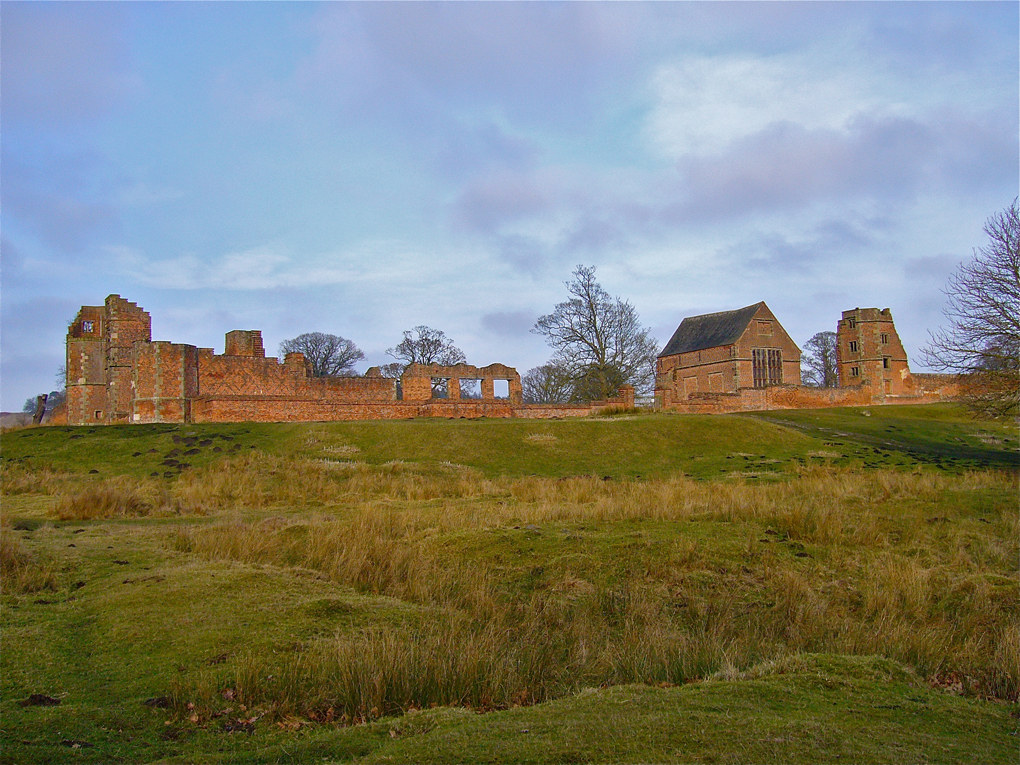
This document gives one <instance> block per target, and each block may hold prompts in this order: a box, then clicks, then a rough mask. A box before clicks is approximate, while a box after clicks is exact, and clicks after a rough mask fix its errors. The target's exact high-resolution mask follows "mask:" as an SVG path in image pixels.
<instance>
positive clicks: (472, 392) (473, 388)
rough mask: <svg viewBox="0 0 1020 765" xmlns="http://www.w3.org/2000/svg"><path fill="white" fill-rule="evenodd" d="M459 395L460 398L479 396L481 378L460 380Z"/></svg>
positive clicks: (480, 395) (480, 393) (480, 394)
mask: <svg viewBox="0 0 1020 765" xmlns="http://www.w3.org/2000/svg"><path fill="white" fill-rule="evenodd" d="M460 397H461V398H481V397H482V381H481V380H464V379H462V380H461V381H460Z"/></svg>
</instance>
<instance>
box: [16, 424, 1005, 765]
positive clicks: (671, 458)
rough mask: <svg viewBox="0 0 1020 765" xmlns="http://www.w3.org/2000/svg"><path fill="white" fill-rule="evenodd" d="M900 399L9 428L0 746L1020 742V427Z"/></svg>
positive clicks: (465, 751) (710, 753) (499, 751)
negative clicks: (105, 512)
mask: <svg viewBox="0 0 1020 765" xmlns="http://www.w3.org/2000/svg"><path fill="white" fill-rule="evenodd" d="M868 411H870V413H871V416H870V417H869V416H864V415H862V414H861V413H860V412H861V410H859V409H856V410H854V409H850V410H825V411H817V412H769V413H763V414H760V415H758V414H756V415H739V416H729V417H714V418H713V417H686V416H654V415H640V416H635V417H620V418H614V419H612V420H608V421H606V420H581V421H553V422H548V421H543V422H527V421H513V420H510V421H505V420H490V421H480V422H477V421H476V422H472V421H461V420H452V421H445V420H443V421H414V422H369V423H329V424H309V425H290V424H286V425H281V424H276V425H256V424H249V423H244V424H230V425H197V426H180V427H178V426H126V427H110V428H93V429H88V428H77V429H69V428H36V429H26V430H21V431H14V432H9V433H5V434H3V438H2V443H0V447H2V452H3V454H2V457H3V491H4V494H3V505H2V516H3V518H2V520H3V528H2V533H3V543H4V559H3V563H4V567H5V568H4V571H3V576H4V578H3V594H2V599H0V629H2V645H3V650H2V651H0V762H3V763H8V762H9V763H22V762H25V763H32V762H39V763H42V762H65V761H81V762H231V763H233V762H353V761H365V762H377V761H387V762H437V761H443V762H448V761H479V762H648V761H661V762H792V763H796V762H818V761H827V762H836V761H855V762H975V761H979V762H1007V761H1008V762H1015V761H1016V755H1017V735H1018V733H1020V731H1018V712H1017V709H1018V708H1017V705H1016V698H1017V692H1018V689H1020V669H1018V668H1017V664H1018V662H1020V614H1018V607H1017V603H1018V601H1020V576H1018V575H1017V572H1016V559H1017V554H1018V536H1020V534H1018V529H1020V519H1018V518H1017V510H1016V497H1017V489H1016V471H1015V465H1016V461H1015V459H1011V456H1012V457H1015V453H1016V449H1015V445H1016V441H1015V439H1016V433H1015V430H1013V429H1011V428H1010V427H1009V426H1004V425H1001V424H999V423H994V422H980V421H973V420H969V419H967V418H966V416H965V415H964V414H963V412H962V410H959V409H957V408H956V407H952V406H934V407H887V408H880V407H873V408H870V409H869V410H868ZM889 428H893V430H889ZM191 434H194V435H191ZM890 434H894V435H895V438H894V437H893V435H890ZM174 435H177V436H178V437H181V438H190V437H193V438H195V439H196V441H195V445H194V446H190V445H187V444H185V445H184V446H186V447H187V448H198V449H199V452H198V453H196V454H193V455H188V456H187V459H188V460H189V462H190V467H188V468H184V469H178V468H176V467H172V466H166V465H163V464H162V462H163V460H165V459H166V455H167V453H169V452H170V451H171V450H172V449H174V448H177V449H182V445H181V444H177V443H175V442H174V441H173V440H172V438H173V436H174ZM73 436H78V437H73ZM223 436H226V438H224V437H223ZM205 440H209V441H210V442H211V443H208V444H205V445H201V442H202V441H205ZM885 442H889V443H885ZM234 444H239V445H240V448H238V449H235V448H233V447H234ZM216 446H220V447H221V451H219V452H215V451H213V449H214V447H216ZM875 448H878V449H879V453H878V454H876V453H875V452H874V449H875ZM150 449H155V450H156V452H154V453H150V452H149V450H150ZM182 450H183V449H182ZM135 453H138V456H134V455H135ZM179 456H180V455H179ZM322 460H327V461H329V462H328V463H324V462H322ZM449 463H452V464H449ZM91 470H97V471H99V472H98V473H90V472H89V471H91ZM152 472H157V473H158V475H157V477H155V478H153V477H151V475H150V474H151V473H152ZM166 473H169V474H170V475H169V476H165V474H166ZM585 476H587V477H585ZM606 476H609V477H611V478H612V480H609V481H606V480H603V478H604V477H606ZM638 476H640V478H639V477H638ZM683 476H690V477H693V479H694V480H691V479H690V478H685V477H683ZM762 478H766V479H772V480H762ZM561 479H562V480H561ZM89 487H106V488H109V490H110V491H112V492H114V493H116V492H136V493H137V495H138V496H140V497H143V498H144V497H162V499H161V500H160V501H159V502H155V504H153V505H152V506H151V508H148V509H146V510H145V511H144V512H141V514H139V515H136V516H132V512H133V511H132V512H128V513H127V516H128V517H120V516H118V517H107V518H101V517H100V518H95V519H92V520H77V519H74V518H73V517H72V518H70V519H69V520H66V521H61V520H58V519H57V517H56V515H55V513H56V512H57V511H58V509H59V508H60V507H66V502H65V500H66V498H67V497H71V496H76V495H81V494H82V492H83V491H84V490H85V489H86V488H89ZM167 498H171V499H174V500H175V501H173V502H170V501H166V500H167ZM62 503H64V504H62ZM8 566H11V567H13V568H8ZM15 569H16V571H17V572H18V576H19V577H20V578H16V577H15V575H14V573H12V572H14V571H15ZM501 641H502V642H501ZM412 645H416V646H419V647H420V648H421V650H425V651H427V652H428V655H423V656H419V657H418V658H415V657H414V656H412V655H409V654H408V653H407V650H408V646H412ZM387 646H388V647H387ZM490 646H491V647H492V650H489V647H490ZM472 650H477V653H476V654H472ZM454 658H456V659H458V660H459V662H460V663H459V664H457V662H455V661H453V659H454ZM407 662H410V664H408V663H407ZM514 662H525V663H527V662H531V665H530V666H523V665H520V664H515V663H514ZM454 664H455V665H456V667H457V669H456V673H455V676H454V677H452V678H451V679H450V680H449V682H450V684H449V686H448V687H446V689H445V690H444V686H443V682H441V675H442V672H443V671H444V670H443V667H444V666H446V665H454ZM408 667H411V668H412V669H411V670H408V669H407V668H408ZM358 672H361V673H362V675H358ZM457 683H460V685H458V684H457ZM522 683H526V687H524V686H523V685H522ZM31 694H45V695H48V696H51V697H54V698H58V699H60V702H61V703H60V705H59V706H52V707H49V706H26V707H22V706H21V705H20V704H19V702H20V701H22V700H24V699H27V698H29V696H30V695H31ZM444 694H445V695H444ZM501 694H502V695H501ZM989 697H990V698H989ZM154 699H166V703H168V704H169V706H167V707H163V706H152V705H148V706H147V705H146V704H145V702H146V701H151V700H154ZM444 699H445V701H444ZM433 703H438V704H439V705H438V706H436V707H435V708H430V705H431V704H433ZM242 704H243V705H244V707H243V708H242ZM516 704H521V706H515V705H516ZM329 710H334V711H329ZM480 711H485V712H486V713H485V714H480V713H479V712H480ZM345 714H346V715H347V717H346V724H342V722H343V720H344V718H343V715H345ZM352 718H353V719H352ZM355 720H356V721H358V722H359V724H350V723H352V722H354V721H355ZM231 730H234V731H235V732H231Z"/></svg>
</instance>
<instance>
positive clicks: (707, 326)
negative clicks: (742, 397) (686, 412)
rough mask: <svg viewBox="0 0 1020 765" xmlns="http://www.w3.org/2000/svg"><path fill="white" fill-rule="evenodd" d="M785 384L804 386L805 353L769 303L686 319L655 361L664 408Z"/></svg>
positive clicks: (660, 400)
mask: <svg viewBox="0 0 1020 765" xmlns="http://www.w3.org/2000/svg"><path fill="white" fill-rule="evenodd" d="M784 384H793V385H799V384H800V348H798V347H797V344H796V343H795V342H793V340H792V339H791V338H790V336H789V335H788V334H787V332H786V330H785V329H783V326H782V324H780V323H779V321H778V320H777V319H776V317H775V316H774V315H773V313H772V311H770V310H769V307H768V306H767V305H765V303H764V302H762V303H755V304H754V305H749V306H746V307H744V308H739V309H737V310H736V311H721V312H719V313H708V314H704V315H702V316H689V317H687V318H686V319H684V320H683V321H682V322H681V323H680V326H679V327H677V330H676V332H674V333H673V337H672V338H670V341H669V342H668V343H667V344H666V347H665V348H663V350H662V353H660V354H659V356H658V359H657V361H656V384H655V393H656V398H657V399H658V400H659V402H660V405H661V406H670V405H671V404H673V403H676V402H680V401H685V400H686V399H688V398H689V397H690V396H692V395H694V394H697V393H735V392H736V391H738V390H741V389H744V388H759V389H760V388H767V387H769V386H774V385H784Z"/></svg>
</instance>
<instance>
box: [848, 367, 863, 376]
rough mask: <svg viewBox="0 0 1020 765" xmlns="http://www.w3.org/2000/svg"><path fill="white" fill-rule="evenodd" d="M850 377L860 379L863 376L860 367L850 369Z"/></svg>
mask: <svg viewBox="0 0 1020 765" xmlns="http://www.w3.org/2000/svg"><path fill="white" fill-rule="evenodd" d="M850 376H851V377H860V376H861V368H860V367H850Z"/></svg>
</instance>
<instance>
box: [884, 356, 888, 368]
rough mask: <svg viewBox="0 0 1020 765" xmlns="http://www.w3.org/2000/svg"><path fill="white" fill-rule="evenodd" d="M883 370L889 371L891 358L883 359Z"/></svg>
mask: <svg viewBox="0 0 1020 765" xmlns="http://www.w3.org/2000/svg"><path fill="white" fill-rule="evenodd" d="M882 369H889V357H888V356H886V357H885V358H884V359H882Z"/></svg>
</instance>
